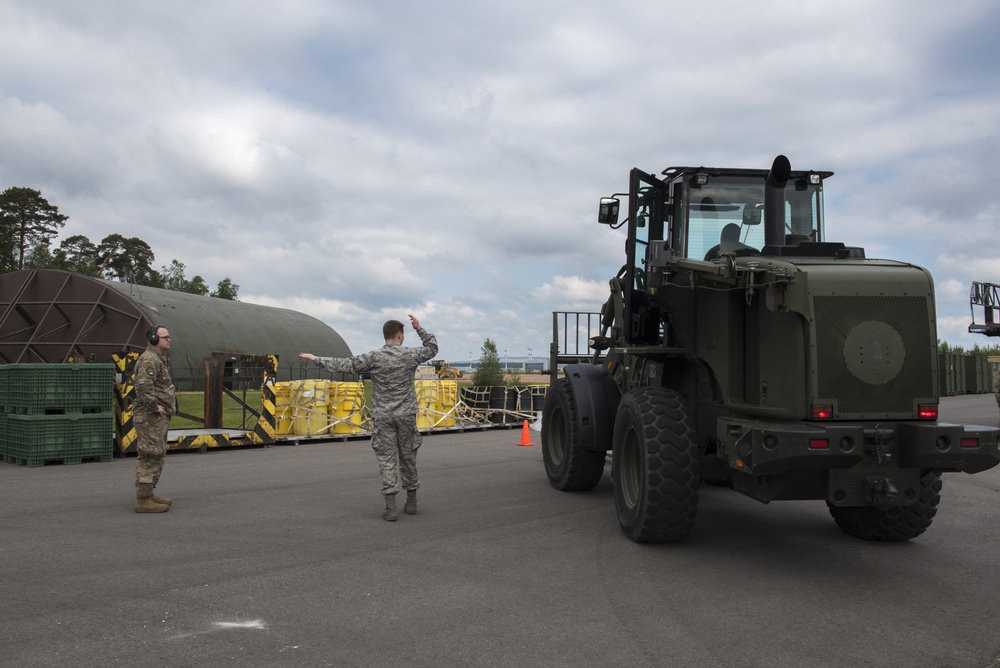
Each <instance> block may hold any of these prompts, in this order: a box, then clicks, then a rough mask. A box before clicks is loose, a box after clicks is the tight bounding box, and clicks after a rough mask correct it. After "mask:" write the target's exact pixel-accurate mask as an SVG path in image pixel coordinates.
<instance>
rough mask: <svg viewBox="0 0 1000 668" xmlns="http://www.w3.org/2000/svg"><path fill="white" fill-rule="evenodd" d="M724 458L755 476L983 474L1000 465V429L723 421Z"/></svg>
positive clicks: (924, 424)
mask: <svg viewBox="0 0 1000 668" xmlns="http://www.w3.org/2000/svg"><path fill="white" fill-rule="evenodd" d="M717 434H718V440H719V456H720V457H724V458H725V459H727V460H728V462H729V466H730V467H732V468H734V469H737V470H739V471H742V472H743V473H747V474H750V475H754V476H766V475H778V474H784V473H791V472H795V471H801V470H817V469H849V468H854V467H856V466H859V465H864V466H865V467H866V468H867V467H871V466H875V467H879V468H885V469H887V470H892V469H896V470H898V469H921V470H932V469H933V470H937V471H963V472H965V473H979V472H980V471H985V470H987V469H990V468H992V467H994V466H996V465H997V464H998V463H1000V445H998V443H1000V429H997V428H996V427H984V426H978V425H959V424H949V423H946V422H850V423H840V422H766V421H759V420H749V419H739V418H719V419H718V432H717Z"/></svg>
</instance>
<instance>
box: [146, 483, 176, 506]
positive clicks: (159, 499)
mask: <svg viewBox="0 0 1000 668" xmlns="http://www.w3.org/2000/svg"><path fill="white" fill-rule="evenodd" d="M149 498H151V499H152V500H153V501H154V502H155V503H160V504H163V505H164V506H169V505H170V504H171V503H173V502H174V500H173V499H165V498H162V497H159V496H157V495H156V483H153V493H152V494H151V495H150V497H149Z"/></svg>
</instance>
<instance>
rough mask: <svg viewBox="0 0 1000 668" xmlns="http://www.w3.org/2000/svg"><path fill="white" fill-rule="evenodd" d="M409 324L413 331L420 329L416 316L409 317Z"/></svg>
mask: <svg viewBox="0 0 1000 668" xmlns="http://www.w3.org/2000/svg"><path fill="white" fill-rule="evenodd" d="M407 315H409V314H407ZM410 323H411V324H412V325H413V329H420V321H419V320H417V318H416V316H412V315H411V316H410Z"/></svg>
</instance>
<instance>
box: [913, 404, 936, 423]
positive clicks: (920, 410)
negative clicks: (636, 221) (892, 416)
mask: <svg viewBox="0 0 1000 668" xmlns="http://www.w3.org/2000/svg"><path fill="white" fill-rule="evenodd" d="M937 416H938V405H937V404H920V405H919V406H917V417H918V418H920V419H921V420H937Z"/></svg>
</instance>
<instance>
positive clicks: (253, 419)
mask: <svg viewBox="0 0 1000 668" xmlns="http://www.w3.org/2000/svg"><path fill="white" fill-rule="evenodd" d="M235 394H236V395H237V396H239V397H241V398H242V397H243V393H242V392H236V393H235ZM246 403H247V405H248V406H251V407H252V408H253V409H254V410H255V411H260V390H248V391H247V393H246ZM177 406H178V408H179V409H180V412H181V413H187V414H188V415H196V416H198V417H199V418H202V419H204V417H205V393H204V392H178V393H177ZM255 424H257V416H256V415H254V414H253V413H251V412H250V411H248V410H247V409H246V408H244V407H243V406H241V405H240V403H239V402H238V401H236V400H235V399H233V398H232V397H231V396H229V395H228V394H224V395H223V396H222V427H223V428H224V429H247V430H250V429H253V427H254V425H255ZM204 426H205V424H204V422H203V421H200V420H198V421H196V420H189V419H187V418H182V417H179V416H176V415H175V416H174V417H173V419H171V420H170V428H171V429H201V428H202V427H204Z"/></svg>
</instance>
